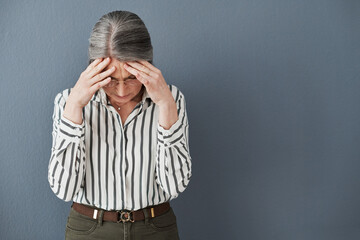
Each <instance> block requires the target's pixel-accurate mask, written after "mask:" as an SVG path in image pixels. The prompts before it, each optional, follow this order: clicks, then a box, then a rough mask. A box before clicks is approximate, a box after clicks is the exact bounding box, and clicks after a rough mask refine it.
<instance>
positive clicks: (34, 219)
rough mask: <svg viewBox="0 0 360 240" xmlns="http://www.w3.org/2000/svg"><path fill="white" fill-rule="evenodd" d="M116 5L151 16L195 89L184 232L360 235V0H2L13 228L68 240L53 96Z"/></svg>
mask: <svg viewBox="0 0 360 240" xmlns="http://www.w3.org/2000/svg"><path fill="white" fill-rule="evenodd" d="M112 10H129V11H133V12H135V13H137V14H138V15H139V16H140V17H141V18H142V19H143V20H144V22H145V24H146V25H147V27H148V29H149V32H150V35H151V37H152V42H153V46H154V64H155V66H157V67H158V68H159V69H161V70H162V72H163V75H164V77H165V80H166V81H167V82H168V83H170V84H174V85H176V86H178V87H179V88H180V89H181V90H182V91H183V93H184V95H185V97H186V100H187V107H188V109H187V111H188V115H189V123H190V134H189V141H190V152H191V155H192V158H193V177H192V180H191V182H190V184H189V186H188V188H187V189H186V190H185V192H183V193H182V194H181V195H180V196H179V197H178V198H177V199H175V200H173V201H172V206H173V208H174V211H175V213H176V214H177V219H178V224H179V231H180V237H181V239H186V240H187V239H189V240H190V239H194V240H195V239H196V240H197V239H207V240H211V239H249V240H263V239H276V240H277V239H279V240H289V239H291V240H303V239H306V240H312V239H314V240H322V239H324V240H325V239H326V240H332V239H339V240H340V239H341V240H344V239H346V240H349V239H360V227H359V225H360V214H359V213H360V204H359V202H360V187H359V182H360V176H359V172H360V171H359V170H360V162H359V157H360V150H359V149H360V148H359V143H360V132H359V130H360V128H359V123H360V121H359V120H360V119H359V118H360V109H359V100H360V94H359V87H360V81H359V78H360V31H359V25H360V2H359V1H358V0H315V1H314V0H302V1H300V0H297V1H289V0H268V1H260V0H252V1H246V0H238V1H209V0H206V1H205V0H204V1H146V0H142V1H70V0H69V1H45V0H44V1H1V6H0V32H1V37H0V46H1V47H0V66H1V71H0V79H1V88H0V101H1V113H0V114H1V115H0V121H1V132H0V133H1V144H0V154H1V161H0V183H1V185H0V186H1V187H0V191H1V192H0V194H1V195H0V197H1V199H0V215H1V218H0V238H1V239H63V238H64V230H65V224H66V219H67V215H68V212H69V209H70V204H71V203H70V202H67V203H65V202H63V201H61V200H60V199H58V198H57V197H56V196H55V195H54V194H53V192H52V191H51V189H50V187H49V184H48V182H47V168H48V162H49V157H50V150H51V130H52V120H51V115H52V111H53V100H54V97H55V95H56V93H58V92H59V91H61V90H63V89H65V88H69V87H72V86H73V85H74V84H75V82H76V81H77V79H78V77H79V75H80V73H81V72H82V71H83V70H84V69H85V68H86V65H87V47H88V37H89V35H90V32H91V29H92V27H93V25H94V24H95V22H96V21H97V20H98V19H99V18H100V17H101V16H102V15H103V14H105V13H107V12H109V11H112Z"/></svg>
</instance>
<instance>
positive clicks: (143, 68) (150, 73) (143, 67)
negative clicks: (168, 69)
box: [126, 61, 153, 76]
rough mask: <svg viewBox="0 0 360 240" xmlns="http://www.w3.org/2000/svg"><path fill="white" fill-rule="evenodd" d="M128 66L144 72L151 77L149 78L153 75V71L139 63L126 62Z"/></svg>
mask: <svg viewBox="0 0 360 240" xmlns="http://www.w3.org/2000/svg"><path fill="white" fill-rule="evenodd" d="M126 63H127V64H128V65H130V66H132V67H133V68H135V69H137V70H139V71H141V72H144V73H145V74H147V75H149V76H152V75H153V73H152V72H151V70H150V69H149V68H147V67H145V66H144V65H142V64H140V63H138V62H134V61H131V62H126Z"/></svg>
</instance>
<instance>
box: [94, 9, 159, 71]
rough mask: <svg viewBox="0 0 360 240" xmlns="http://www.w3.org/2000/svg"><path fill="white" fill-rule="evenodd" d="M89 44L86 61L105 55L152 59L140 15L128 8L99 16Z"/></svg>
mask: <svg viewBox="0 0 360 240" xmlns="http://www.w3.org/2000/svg"><path fill="white" fill-rule="evenodd" d="M89 43H90V45H89V64H90V63H91V62H92V61H94V60H95V59H97V58H105V57H113V58H116V59H118V60H119V61H135V60H145V61H149V62H150V63H152V61H153V47H152V45H151V39H150V34H149V32H148V30H147V28H146V26H145V24H144V22H143V21H142V20H141V19H140V17H139V16H138V15H136V14H135V13H132V12H129V11H113V12H109V13H107V14H105V15H104V16H102V17H101V18H100V19H99V21H98V22H97V23H96V24H95V25H94V27H93V30H92V32H91V35H90V38H89Z"/></svg>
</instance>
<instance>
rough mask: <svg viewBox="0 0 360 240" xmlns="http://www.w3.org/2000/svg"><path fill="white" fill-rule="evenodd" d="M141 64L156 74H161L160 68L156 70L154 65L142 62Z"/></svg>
mask: <svg viewBox="0 0 360 240" xmlns="http://www.w3.org/2000/svg"><path fill="white" fill-rule="evenodd" d="M139 62H140V63H142V64H143V65H145V66H146V67H148V68H149V69H151V70H152V71H154V72H160V70H159V69H158V68H156V67H155V66H154V65H152V64H151V63H149V62H148V61H144V60H140V61H139Z"/></svg>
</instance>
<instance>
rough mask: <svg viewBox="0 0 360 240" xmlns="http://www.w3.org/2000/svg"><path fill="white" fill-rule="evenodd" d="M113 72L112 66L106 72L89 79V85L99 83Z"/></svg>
mask: <svg viewBox="0 0 360 240" xmlns="http://www.w3.org/2000/svg"><path fill="white" fill-rule="evenodd" d="M114 71H115V67H114V66H112V67H111V68H109V69H108V70H106V71H104V72H102V73H99V74H97V75H95V76H94V77H93V78H91V79H90V81H89V83H90V85H93V84H95V83H96V82H99V81H101V80H103V79H104V78H106V77H108V76H110V75H111V74H112V73H113V72H114Z"/></svg>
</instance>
